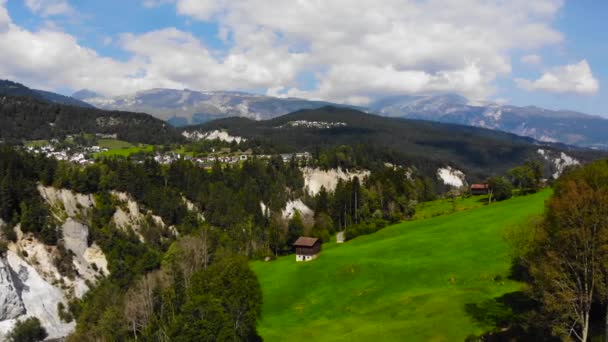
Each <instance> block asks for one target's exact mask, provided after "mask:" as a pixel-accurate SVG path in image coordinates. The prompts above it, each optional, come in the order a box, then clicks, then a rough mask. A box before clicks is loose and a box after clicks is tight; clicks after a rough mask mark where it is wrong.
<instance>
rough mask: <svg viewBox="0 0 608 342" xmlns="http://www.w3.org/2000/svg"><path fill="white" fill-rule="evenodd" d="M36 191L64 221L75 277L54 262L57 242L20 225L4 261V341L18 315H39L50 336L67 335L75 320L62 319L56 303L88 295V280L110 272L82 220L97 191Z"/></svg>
mask: <svg viewBox="0 0 608 342" xmlns="http://www.w3.org/2000/svg"><path fill="white" fill-rule="evenodd" d="M38 191H39V193H40V195H41V196H42V198H43V199H44V200H45V201H46V202H47V203H48V204H49V206H50V207H51V210H52V213H53V216H54V217H55V219H56V220H57V221H59V222H60V223H59V225H60V231H61V233H62V236H61V240H60V243H63V246H64V247H65V248H66V249H67V250H69V251H71V252H72V255H73V260H72V261H73V266H74V269H75V271H76V272H75V276H74V277H73V278H72V279H70V278H69V277H68V276H65V275H62V274H61V273H60V272H59V270H58V269H57V267H56V266H55V260H56V258H57V257H58V256H59V255H60V253H59V250H58V247H56V246H47V245H45V244H44V243H42V242H41V241H39V240H38V239H36V238H35V237H34V236H33V235H31V234H26V233H23V232H22V231H21V229H20V227H19V225H17V226H16V227H15V232H16V234H17V241H16V242H14V243H10V244H9V251H8V252H7V255H6V258H5V259H4V260H3V261H0V304H1V305H2V306H1V308H0V341H1V340H3V336H5V335H6V333H8V332H9V331H10V330H11V329H12V328H13V326H14V324H15V323H16V322H17V321H18V320H23V319H26V318H28V317H37V318H38V319H40V321H41V323H42V325H43V326H44V328H45V329H46V331H47V333H48V334H49V338H50V339H54V338H62V337H65V336H67V335H68V334H70V333H71V332H72V331H73V330H74V327H75V323H74V322H71V323H66V322H63V321H61V319H60V318H59V312H58V310H57V306H58V304H59V303H63V304H64V305H65V306H66V307H67V303H68V301H69V300H70V299H72V298H82V296H84V295H85V293H86V292H87V291H88V290H89V287H88V285H87V283H88V282H91V283H96V282H97V281H98V279H100V278H102V277H104V276H107V275H108V274H109V272H108V265H107V260H106V257H105V255H104V254H103V252H102V251H101V249H100V248H99V246H97V245H95V244H93V245H91V246H89V245H88V236H89V228H88V227H87V226H86V225H85V224H83V223H81V221H82V220H85V219H86V215H88V212H89V209H91V208H92V207H93V206H94V199H93V196H91V195H82V194H77V193H74V192H73V191H69V190H59V189H54V188H52V187H44V186H38ZM11 276H12V277H11ZM20 308H21V309H20Z"/></svg>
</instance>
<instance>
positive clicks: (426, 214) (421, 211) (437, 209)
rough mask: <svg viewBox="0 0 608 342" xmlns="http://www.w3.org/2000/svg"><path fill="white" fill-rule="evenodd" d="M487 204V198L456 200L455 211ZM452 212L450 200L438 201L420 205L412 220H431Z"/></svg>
mask: <svg viewBox="0 0 608 342" xmlns="http://www.w3.org/2000/svg"><path fill="white" fill-rule="evenodd" d="M487 202H488V196H487V195H484V196H471V197H468V198H464V199H463V198H457V199H456V210H455V211H463V210H470V209H475V208H479V207H481V206H484V205H485V204H486V203H487ZM453 211H454V205H453V204H452V200H451V199H440V200H436V201H432V202H425V203H420V204H419V205H418V207H416V214H415V215H414V219H417V220H418V219H423V218H431V217H435V216H440V215H445V214H450V213H452V212H453Z"/></svg>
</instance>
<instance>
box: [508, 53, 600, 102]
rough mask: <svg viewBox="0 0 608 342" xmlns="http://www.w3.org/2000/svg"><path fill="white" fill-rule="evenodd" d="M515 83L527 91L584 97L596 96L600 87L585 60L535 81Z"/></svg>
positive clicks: (544, 75) (553, 70)
mask: <svg viewBox="0 0 608 342" xmlns="http://www.w3.org/2000/svg"><path fill="white" fill-rule="evenodd" d="M515 82H516V83H517V85H518V86H519V87H520V88H523V89H526V90H541V91H546V92H551V93H574V94H582V95H593V94H596V93H597V92H598V90H599V87H600V86H599V82H598V80H597V79H595V77H593V73H592V72H591V67H590V66H589V63H587V60H585V59H583V60H582V61H580V62H579V63H576V64H569V65H564V66H560V67H557V68H554V69H552V70H550V71H547V72H545V73H544V74H542V75H541V76H540V78H538V79H537V80H534V81H531V80H526V79H521V78H518V79H516V80H515Z"/></svg>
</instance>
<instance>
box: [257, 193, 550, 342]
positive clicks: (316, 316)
mask: <svg viewBox="0 0 608 342" xmlns="http://www.w3.org/2000/svg"><path fill="white" fill-rule="evenodd" d="M550 194H551V192H550V191H549V190H545V191H543V192H540V193H537V194H534V195H530V196H525V197H517V198H514V199H511V200H508V201H505V202H501V203H494V204H492V205H483V204H480V205H477V203H482V202H479V201H477V199H479V198H477V199H476V198H474V197H473V198H470V199H465V200H463V201H464V202H461V203H460V204H459V205H460V207H459V208H460V209H459V210H460V211H458V210H457V211H456V212H454V213H451V214H445V215H441V216H436V215H438V214H437V213H441V212H444V211H445V209H446V203H445V201H437V202H435V203H434V204H432V203H431V204H425V205H424V207H423V208H422V211H423V212H426V213H427V214H428V215H430V216H434V217H431V218H423V219H418V220H414V221H408V222H404V223H400V224H397V225H394V226H391V227H387V228H385V229H383V230H381V231H379V232H377V233H375V234H372V235H367V236H362V237H359V238H356V239H354V240H352V241H349V242H347V243H345V244H342V245H338V244H335V243H329V244H325V245H324V246H323V251H322V252H321V254H320V256H319V257H318V258H317V259H316V260H314V261H311V262H307V263H296V262H295V256H293V255H289V256H286V257H282V258H279V259H278V260H276V261H271V262H261V261H258V262H254V263H252V268H253V270H254V272H255V273H256V274H257V276H258V279H259V281H260V284H261V286H262V291H263V294H264V304H263V317H262V320H261V321H260V323H259V326H258V330H259V333H260V334H261V336H262V337H263V338H264V340H265V341H463V340H464V339H465V338H466V337H467V336H469V335H471V334H475V335H479V334H481V333H483V332H485V331H488V330H490V329H491V328H493V327H492V326H487V325H484V324H482V323H476V322H475V321H474V320H473V319H472V318H471V317H470V316H469V315H467V312H466V311H465V306H466V305H467V304H479V303H482V302H484V301H487V300H490V299H492V298H495V297H499V296H502V295H504V294H506V293H510V292H515V291H518V290H520V289H521V287H522V285H521V284H520V283H517V282H515V281H511V280H508V279H507V277H508V273H509V266H510V255H509V246H508V244H507V242H506V241H505V239H504V232H505V230H506V229H508V228H509V227H513V226H521V225H524V224H525V223H526V222H527V221H528V219H529V218H530V217H533V216H537V215H541V214H542V212H543V209H544V203H545V200H546V199H547V198H548V197H549V196H550ZM433 206H437V208H433ZM447 208H448V209H450V208H451V203H450V204H449V206H448V207H447ZM466 209H468V210H466ZM422 216H427V215H426V214H424V215H422ZM486 324H488V323H486Z"/></svg>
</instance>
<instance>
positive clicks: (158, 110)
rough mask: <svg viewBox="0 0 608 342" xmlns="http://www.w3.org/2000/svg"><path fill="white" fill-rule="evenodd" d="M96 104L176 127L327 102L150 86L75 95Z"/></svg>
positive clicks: (263, 117) (260, 116) (268, 114)
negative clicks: (116, 92) (112, 94)
mask: <svg viewBox="0 0 608 342" xmlns="http://www.w3.org/2000/svg"><path fill="white" fill-rule="evenodd" d="M73 97H74V98H77V99H79V100H83V101H86V102H88V103H90V104H92V105H94V106H95V107H98V108H102V109H111V110H126V111H131V112H145V113H150V114H152V115H154V116H156V117H157V118H160V119H163V120H166V121H168V122H170V123H171V124H173V125H174V126H185V125H192V124H200V123H204V122H207V121H211V120H214V119H219V118H226V117H233V116H239V117H246V118H250V119H255V120H266V119H271V118H274V117H277V116H281V115H285V114H287V113H291V112H294V111H296V110H300V109H315V108H320V107H323V106H326V105H328V104H329V103H328V102H319V101H308V100H303V99H296V98H276V97H270V96H263V95H255V94H249V93H243V92H234V91H208V92H202V91H193V90H188V89H184V90H174V89H151V90H146V91H141V92H137V93H135V94H131V95H124V96H116V97H103V96H100V95H98V94H95V93H93V92H91V91H88V90H81V91H79V92H76V93H74V94H73Z"/></svg>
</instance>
